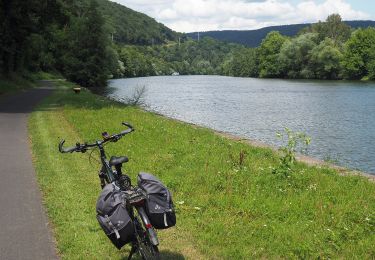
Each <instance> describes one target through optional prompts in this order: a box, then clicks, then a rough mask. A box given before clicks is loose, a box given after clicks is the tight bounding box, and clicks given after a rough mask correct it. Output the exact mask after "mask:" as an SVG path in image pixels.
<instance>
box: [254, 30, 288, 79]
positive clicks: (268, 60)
mask: <svg viewBox="0 0 375 260" xmlns="http://www.w3.org/2000/svg"><path fill="white" fill-rule="evenodd" d="M287 40H288V38H287V37H285V36H282V35H281V34H280V33H279V32H275V31H272V32H270V33H268V34H267V36H266V38H265V39H264V40H263V41H262V44H261V45H260V47H259V76H260V77H262V78H276V77H279V76H280V69H281V68H280V66H279V64H278V56H279V52H280V49H281V46H282V45H283V44H284V42H286V41H287Z"/></svg>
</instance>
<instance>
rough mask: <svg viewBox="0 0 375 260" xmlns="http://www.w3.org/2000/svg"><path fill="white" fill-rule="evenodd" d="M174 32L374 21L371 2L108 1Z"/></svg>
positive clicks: (373, 3) (374, 6)
mask: <svg viewBox="0 0 375 260" xmlns="http://www.w3.org/2000/svg"><path fill="white" fill-rule="evenodd" d="M112 1H114V2H117V3H119V4H122V5H125V6H127V7H129V8H131V9H133V10H135V11H138V12H142V13H145V14H147V15H149V16H151V17H152V18H155V19H156V20H157V21H158V22H161V23H163V24H165V25H166V26H168V27H169V28H171V29H173V30H175V31H178V32H195V31H210V30H252V29H259V28H262V27H266V26H271V25H284V24H296V23H309V22H317V21H319V20H321V21H323V20H325V19H326V18H327V16H328V15H329V14H332V13H339V14H340V15H341V17H342V18H343V19H344V20H375V1H374V0H362V1H361V0H358V1H356V0H315V1H313V0H112Z"/></svg>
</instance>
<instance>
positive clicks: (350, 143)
mask: <svg viewBox="0 0 375 260" xmlns="http://www.w3.org/2000/svg"><path fill="white" fill-rule="evenodd" d="M142 86H145V89H146V92H145V94H144V96H143V101H144V102H145V104H146V109H148V110H152V111H155V112H158V113H160V114H163V115H165V116H168V117H171V118H175V119H179V120H182V121H186V122H189V123H194V124H198V125H202V126H206V127H209V128H212V129H215V130H219V131H224V132H227V133H230V134H233V135H237V136H240V137H245V138H249V139H252V140H258V141H261V142H265V143H267V144H271V145H276V146H279V145H281V141H280V140H279V139H278V138H277V137H276V133H277V132H280V131H282V130H283V129H284V128H285V127H288V128H290V129H292V130H293V131H301V132H304V133H306V134H307V135H309V136H310V137H311V139H312V142H311V144H310V146H309V149H308V152H307V153H308V155H310V156H314V157H317V158H319V159H322V160H329V161H331V162H334V163H335V164H338V165H341V166H344V167H349V168H352V169H358V170H361V171H364V172H368V173H372V174H374V173H375V160H374V158H375V83H374V82H372V83H363V82H345V81H300V80H280V79H254V78H234V77H224V76H159V77H143V78H129V79H116V80H111V81H109V87H108V88H107V89H106V95H107V96H109V97H111V98H114V99H117V100H121V99H124V98H126V97H130V96H131V95H132V94H133V93H134V91H135V89H137V88H138V89H139V88H141V87H142Z"/></svg>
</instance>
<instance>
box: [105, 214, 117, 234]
mask: <svg viewBox="0 0 375 260" xmlns="http://www.w3.org/2000/svg"><path fill="white" fill-rule="evenodd" d="M105 219H106V221H107V223H108V226H109V227H110V228H112V230H113V231H114V232H115V234H116V238H117V239H120V233H119V232H118V230H117V228H116V226H115V225H113V223H112V221H111V220H110V219H109V217H108V215H105Z"/></svg>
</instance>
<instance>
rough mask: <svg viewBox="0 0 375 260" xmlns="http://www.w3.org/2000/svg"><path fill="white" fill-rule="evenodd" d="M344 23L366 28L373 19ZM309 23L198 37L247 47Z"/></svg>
mask: <svg viewBox="0 0 375 260" xmlns="http://www.w3.org/2000/svg"><path fill="white" fill-rule="evenodd" d="M345 23H346V24H348V25H349V26H351V27H352V28H366V27H369V26H375V21H345ZM309 25H311V24H309V23H306V24H291V25H280V26H269V27H264V28H261V29H257V30H244V31H239V30H224V31H207V32H200V33H199V34H200V37H204V36H209V37H212V38H215V39H217V40H221V41H227V42H234V43H239V44H243V45H246V46H249V47H257V46H259V45H260V43H261V42H262V40H263V39H264V38H265V37H266V35H267V34H268V33H269V32H271V31H279V32H280V33H281V34H283V35H285V36H295V35H296V34H297V33H298V32H299V31H300V30H301V29H302V28H304V27H306V26H309ZM187 36H189V37H191V38H193V39H197V37H198V33H197V32H192V33H187Z"/></svg>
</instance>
